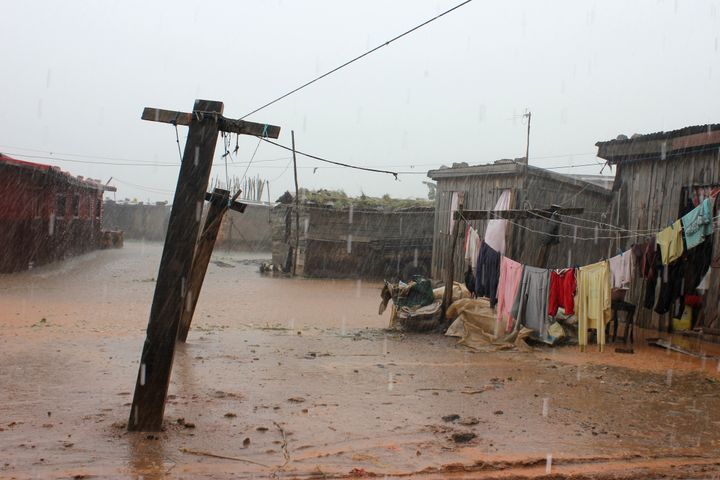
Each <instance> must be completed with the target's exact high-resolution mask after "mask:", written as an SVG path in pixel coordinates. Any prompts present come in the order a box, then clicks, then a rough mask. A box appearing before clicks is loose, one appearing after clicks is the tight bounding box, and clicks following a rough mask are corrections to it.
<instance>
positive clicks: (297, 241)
mask: <svg viewBox="0 0 720 480" xmlns="http://www.w3.org/2000/svg"><path fill="white" fill-rule="evenodd" d="M290 136H291V138H292V152H293V170H294V171H295V252H294V256H293V269H292V274H293V277H294V276H295V272H296V271H297V259H298V248H299V246H300V188H299V187H298V177H297V159H296V158H295V130H291V131H290Z"/></svg>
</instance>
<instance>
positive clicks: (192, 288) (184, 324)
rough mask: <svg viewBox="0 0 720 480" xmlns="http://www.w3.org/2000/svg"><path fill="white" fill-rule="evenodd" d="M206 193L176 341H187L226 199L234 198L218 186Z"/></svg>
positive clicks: (225, 208) (226, 204)
mask: <svg viewBox="0 0 720 480" xmlns="http://www.w3.org/2000/svg"><path fill="white" fill-rule="evenodd" d="M239 193H240V192H239V191H238V193H237V194H235V198H237V196H238V194H239ZM207 195H209V196H210V207H209V208H208V213H207V216H206V217H205V226H204V227H203V231H202V233H201V234H200V238H199V239H198V242H197V246H196V247H195V254H194V255H193V263H192V269H191V270H190V281H189V282H188V287H187V295H186V296H185V302H184V308H183V310H182V314H181V316H180V327H179V330H178V341H180V342H183V343H184V342H185V341H187V336H188V333H189V332H190V324H191V323H192V319H193V315H194V314H195V307H196V306H197V302H198V298H199V297H200V291H201V290H202V286H203V281H204V280H205V274H206V273H207V269H208V265H209V264H210V257H211V256H212V252H213V248H215V241H216V240H217V236H218V232H220V225H221V224H222V219H223V217H224V215H225V212H226V211H227V209H228V203H229V202H228V201H230V202H232V201H234V199H231V198H230V192H229V191H227V190H222V189H220V188H216V189H215V190H214V191H213V193H212V194H206V199H207Z"/></svg>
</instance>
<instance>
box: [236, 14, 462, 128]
mask: <svg viewBox="0 0 720 480" xmlns="http://www.w3.org/2000/svg"><path fill="white" fill-rule="evenodd" d="M470 2H472V0H465V1H464V2H462V3H459V4H457V5H455V6H454V7H452V8H450V9H448V10H445V11H444V12H442V13H441V14H439V15H436V16H434V17H433V18H431V19H429V20H426V21H424V22H423V23H421V24H420V25H416V26H414V27H413V28H411V29H410V30H407V31H405V32H403V33H401V34H400V35H397V36H395V37H393V38H391V39H390V40H388V41H386V42H384V43H381V44H380V45H378V46H377V47H375V48H372V49H370V50H368V51H367V52H365V53H363V54H361V55H358V56H357V57H355V58H353V59H351V60H348V61H347V62H345V63H343V64H342V65H339V66H337V67H335V68H333V69H332V70H329V71H327V72H325V73H323V74H322V75H320V76H318V77H315V78H313V79H312V80H310V81H309V82H305V83H303V84H302V85H300V86H299V87H297V88H294V89H293V90H290V91H289V92H287V93H285V94H283V95H280V96H279V97H277V98H276V99H275V100H271V101H269V102H268V103H266V104H265V105H263V106H261V107H258V108H256V109H255V110H253V111H252V112H250V113H246V114H245V115H243V116H242V117H240V120H242V119H244V118H246V117H249V116H250V115H252V114H253V113H257V112H259V111H260V110H262V109H264V108H267V107H269V106H270V105H272V104H274V103H277V102H279V101H280V100H282V99H283V98H286V97H289V96H290V95H292V94H293V93H295V92H298V91H300V90H302V89H303V88H305V87H308V86H310V85H312V84H313V83H315V82H317V81H318V80H322V79H323V78H325V77H327V76H328V75H331V74H333V73H335V72H337V71H338V70H340V69H342V68H345V67H347V66H348V65H350V64H351V63H354V62H356V61H358V60H360V59H361V58H363V57H366V56H368V55H370V54H371V53H373V52H376V51H377V50H380V49H381V48H382V47H386V46H388V45H390V44H391V43H392V42H394V41H395V40H399V39H401V38H402V37H404V36H405V35H409V34H410V33H412V32H414V31H415V30H418V29H420V28H422V27H424V26H425V25H427V24H429V23H432V22H434V21H435V20H437V19H438V18H440V17H443V16H445V15H447V14H448V13H450V12H452V11H454V10H457V9H458V8H460V7H462V6H463V5H466V4H468V3H470Z"/></svg>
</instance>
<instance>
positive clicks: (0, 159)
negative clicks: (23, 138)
mask: <svg viewBox="0 0 720 480" xmlns="http://www.w3.org/2000/svg"><path fill="white" fill-rule="evenodd" d="M3 164H5V165H10V166H13V167H18V168H24V169H30V170H36V171H38V172H42V173H45V174H49V175H56V176H57V177H59V178H62V179H63V180H65V181H67V182H68V183H71V184H74V185H78V186H82V187H86V188H93V189H97V190H103V191H110V192H114V191H116V190H117V189H116V188H115V187H113V186H109V185H103V184H102V183H101V182H100V181H95V180H91V179H85V178H82V177H75V176H73V175H71V174H70V173H69V172H63V171H62V170H61V169H60V167H57V166H54V165H47V164H44V163H36V162H29V161H27V160H18V159H17V158H13V157H9V156H7V155H5V154H4V153H0V165H3Z"/></svg>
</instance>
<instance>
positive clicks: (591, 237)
mask: <svg viewBox="0 0 720 480" xmlns="http://www.w3.org/2000/svg"><path fill="white" fill-rule="evenodd" d="M612 198H613V196H612V193H611V192H610V191H602V192H598V191H597V188H596V187H595V186H594V185H593V186H587V184H585V185H583V184H578V185H573V184H570V183H559V182H558V181H557V180H556V179H555V178H552V177H547V176H545V175H537V174H533V173H530V174H528V175H527V176H526V177H525V183H524V185H523V188H522V189H520V190H518V195H517V201H516V205H518V207H517V208H525V207H527V208H544V207H548V206H550V205H560V206H563V207H566V208H570V207H580V208H583V209H584V212H583V213H582V214H579V215H572V216H571V217H568V216H563V217H561V218H560V220H559V221H558V222H560V223H556V222H555V221H547V220H544V219H533V220H525V221H523V222H517V225H512V226H511V227H512V229H513V233H512V235H511V243H510V244H509V245H508V247H509V248H508V251H509V252H510V253H509V254H508V256H509V257H511V258H513V259H514V260H517V261H518V262H520V263H522V264H525V265H532V266H537V267H546V268H566V267H571V266H582V265H589V264H591V263H595V262H598V261H600V260H602V259H604V258H608V257H609V256H612V255H615V254H616V253H617V252H615V251H612V250H611V249H610V240H608V239H604V238H602V237H607V236H609V234H608V233H607V232H603V231H601V230H599V231H598V232H597V235H596V230H595V226H596V225H597V224H596V223H595V222H603V221H604V222H608V221H609V220H608V219H609V217H610V216H611V215H612ZM573 217H574V218H573ZM556 224H559V231H558V235H561V236H562V237H561V238H559V239H558V240H559V243H558V244H555V245H553V246H551V247H550V250H549V254H548V258H547V262H546V263H545V265H539V264H538V250H539V249H540V247H541V245H542V244H543V242H544V241H545V240H546V239H547V238H548V237H547V236H544V235H541V234H537V233H534V232H533V231H531V230H534V231H539V232H549V231H550V229H551V228H552V227H553V226H554V225H556ZM575 225H577V228H576V227H575ZM523 227H524V228H523Z"/></svg>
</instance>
